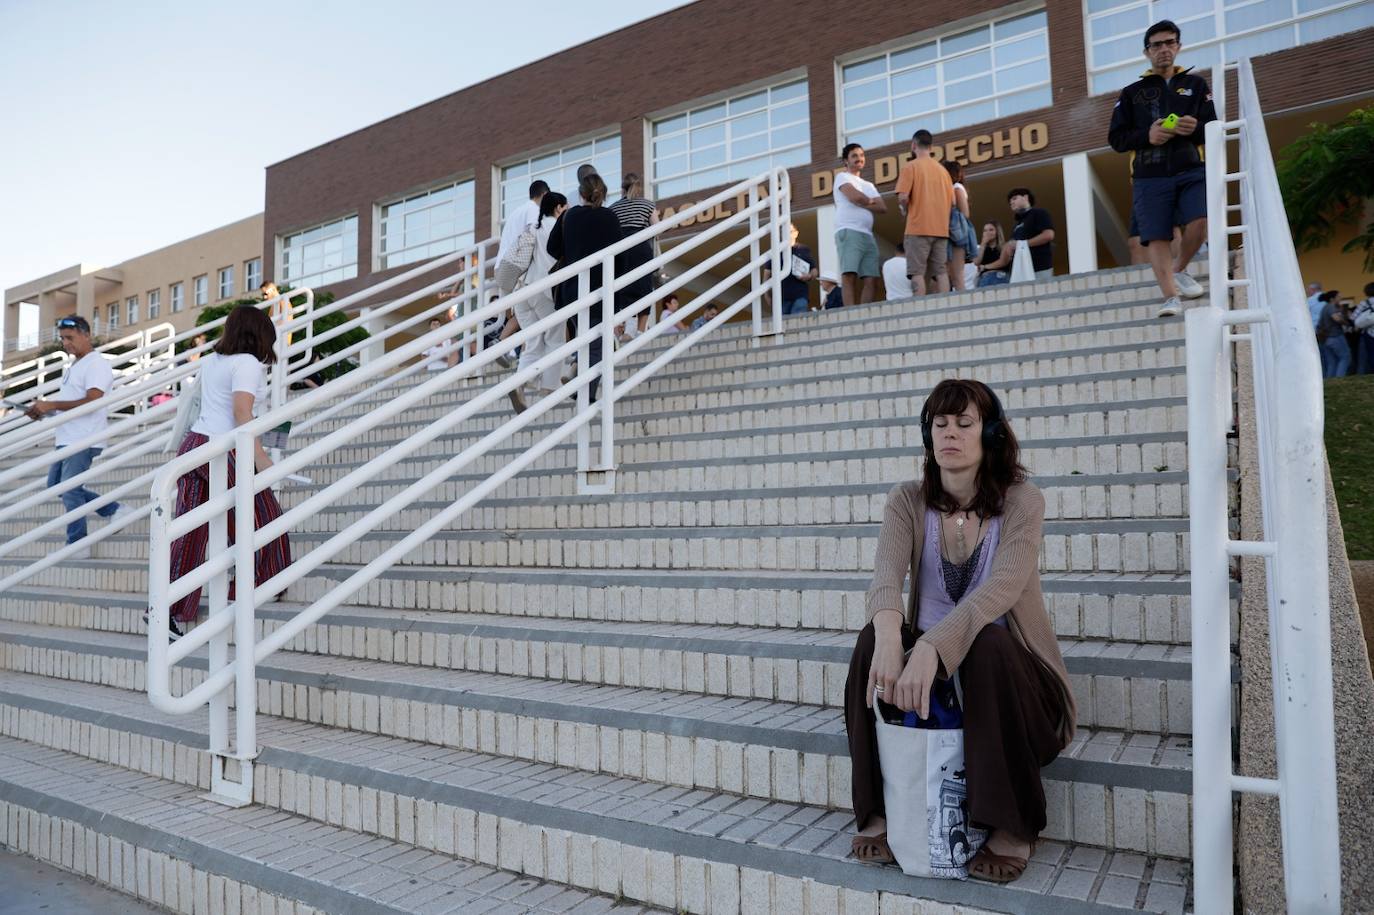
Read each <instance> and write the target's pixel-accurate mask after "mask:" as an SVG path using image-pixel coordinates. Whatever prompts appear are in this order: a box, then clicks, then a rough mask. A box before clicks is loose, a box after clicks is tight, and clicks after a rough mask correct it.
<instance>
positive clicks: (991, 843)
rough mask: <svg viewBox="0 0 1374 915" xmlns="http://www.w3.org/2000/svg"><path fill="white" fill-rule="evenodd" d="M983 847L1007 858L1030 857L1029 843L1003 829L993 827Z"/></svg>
mask: <svg viewBox="0 0 1374 915" xmlns="http://www.w3.org/2000/svg"><path fill="white" fill-rule="evenodd" d="M985 847H986V848H987V850H988V851H990V852H992V853H993V854H995V855H1002V856H1004V857H1008V858H1029V857H1030V850H1031V844H1030V843H1029V842H1027V841H1025V840H1023V839H1018V838H1017V837H1016V836H1014V835H1012V834H1011V833H1009V832H1007V831H1006V830H1005V829H994V830H993V831H992V833H991V834H990V835H989V836H988V840H987V842H986V843H985Z"/></svg>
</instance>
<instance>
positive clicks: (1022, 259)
mask: <svg viewBox="0 0 1374 915" xmlns="http://www.w3.org/2000/svg"><path fill="white" fill-rule="evenodd" d="M1011 282H1013V283H1033V282H1035V265H1034V264H1032V263H1031V249H1030V245H1029V244H1027V243H1026V241H1025V240H1024V239H1023V240H1021V241H1018V242H1017V243H1016V254H1015V256H1014V257H1013V258H1012V261H1011Z"/></svg>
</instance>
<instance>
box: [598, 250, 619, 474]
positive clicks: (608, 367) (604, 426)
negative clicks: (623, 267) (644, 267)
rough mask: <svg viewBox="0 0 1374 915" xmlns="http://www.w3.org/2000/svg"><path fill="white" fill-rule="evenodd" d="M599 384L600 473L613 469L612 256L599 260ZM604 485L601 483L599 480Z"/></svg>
mask: <svg viewBox="0 0 1374 915" xmlns="http://www.w3.org/2000/svg"><path fill="white" fill-rule="evenodd" d="M600 330H601V365H600V369H601V385H600V390H599V391H598V392H597V396H598V397H599V398H600V401H599V402H600V406H601V459H600V460H599V461H597V463H596V470H597V471H598V472H600V473H610V472H611V471H613V470H614V469H615V452H614V446H615V445H614V441H613V438H614V434H615V398H614V397H613V396H612V394H613V393H614V390H613V389H614V387H615V255H612V254H607V255H605V256H603V257H602V258H601V328H600ZM603 483H604V480H603Z"/></svg>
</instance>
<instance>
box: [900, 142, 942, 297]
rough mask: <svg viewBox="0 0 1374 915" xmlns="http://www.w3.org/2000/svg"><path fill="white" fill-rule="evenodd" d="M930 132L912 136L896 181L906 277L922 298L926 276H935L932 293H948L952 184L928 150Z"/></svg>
mask: <svg viewBox="0 0 1374 915" xmlns="http://www.w3.org/2000/svg"><path fill="white" fill-rule="evenodd" d="M934 145H935V138H934V137H932V136H931V135H930V131H929V130H918V131H916V133H915V134H913V135H912V137H911V161H910V162H908V163H907V164H906V165H905V166H903V168H902V174H901V177H899V178H898V179H897V205H898V206H900V207H901V209H902V212H903V213H905V214H906V236H905V238H904V239H903V240H904V242H905V244H906V275H907V276H908V277H910V278H911V287H912V290H913V291H914V292H915V293H916V295H925V294H926V292H928V291H930V290H927V289H926V277H928V276H934V277H935V287H936V288H935V290H934V291H935V292H949V272H948V271H947V270H946V269H945V262H946V261H947V260H948V258H949V212H950V208H951V207H953V206H954V183H953V182H952V181H950V178H949V172H948V171H946V170H945V168H944V166H942V165H941V164H940V163H939V162H937V161H936V160H935V157H934V156H932V155H931V154H930V148H931V147H932V146H934Z"/></svg>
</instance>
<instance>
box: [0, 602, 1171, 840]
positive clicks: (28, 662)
mask: <svg viewBox="0 0 1374 915" xmlns="http://www.w3.org/2000/svg"><path fill="white" fill-rule="evenodd" d="M436 641H437V640H436ZM0 647H3V649H4V659H5V666H6V668H7V669H9V670H14V671H17V672H19V673H31V674H42V675H44V676H51V677H56V678H59V679H72V680H77V681H80V682H87V683H101V684H105V685H111V686H117V687H120V688H123V689H135V690H137V689H142V688H143V685H144V674H145V658H146V640H145V639H140V638H137V637H129V636H113V635H110V634H107V633H95V632H89V631H87V632H71V631H68V632H62V631H60V630H55V629H51V628H45V629H39V630H36V631H35V630H33V629H32V628H31V627H23V626H17V625H15V624H4V625H3V626H0ZM670 657H671V655H670ZM418 660H420V658H419V657H417V661H418ZM1095 663H1096V664H1098V665H1101V666H1103V667H1104V668H1107V669H1110V666H1111V665H1112V664H1113V659H1107V658H1098V659H1095ZM1116 663H1122V662H1120V661H1117V662H1116ZM1124 663H1126V664H1130V665H1133V666H1144V665H1150V664H1151V662H1148V661H1142V660H1137V661H1131V660H1127V661H1125V662H1124ZM1153 666H1155V667H1168V666H1169V665H1167V664H1154V665H1153ZM204 667H205V664H204V660H203V657H193V658H191V659H188V660H187V661H186V662H184V663H183V664H182V665H180V666H178V667H177V668H175V669H174V670H173V671H172V678H171V682H172V689H173V691H174V692H177V693H180V692H184V691H185V690H187V689H191V688H193V687H194V686H195V685H196V684H197V683H199V682H200V681H201V680H202V679H203V677H204ZM641 673H642V674H645V675H646V676H644V677H642V678H641V684H640V685H639V686H633V687H631V686H620V687H615V686H600V685H592V684H586V683H568V682H558V681H550V680H547V679H539V678H536V677H528V676H527V677H518V676H509V675H500V674H488V673H473V672H464V671H452V670H448V669H445V668H438V667H422V666H416V665H410V664H404V663H387V662H376V661H362V660H348V661H344V660H341V659H338V658H330V657H324V656H317V655H306V654H296V653H279V654H277V655H275V656H274V657H273V658H272V659H271V660H269V661H267V662H264V663H263V664H261V665H259V666H258V693H259V698H258V702H259V708H260V709H261V711H263V712H264V713H268V714H273V715H283V716H285V717H288V718H294V719H298V720H303V721H313V722H316V723H322V724H325V725H330V726H337V727H341V728H349V729H352V730H356V731H368V732H373V733H383V734H388V735H393V736H399V737H406V738H411V739H418V740H422V741H426V742H429V743H434V744H436V745H447V746H456V747H463V748H466V749H480V750H482V751H484V752H495V753H500V754H501V755H505V756H515V757H518V758H522V759H530V760H542V761H557V762H559V763H560V764H562V765H569V766H576V767H577V768H580V769H584V770H586V771H589V772H603V773H611V774H616V775H625V776H628V777H633V778H643V779H646V780H649V781H654V782H672V781H673V779H675V778H676V779H678V780H680V781H685V783H686V784H689V785H692V786H696V787H708V788H714V787H723V788H726V789H729V790H735V791H740V792H744V793H748V794H751V795H754V796H759V797H767V798H774V799H778V800H796V799H798V798H801V799H804V800H807V801H809V802H811V803H817V804H821V805H824V806H829V807H835V808H840V809H845V808H848V806H849V803H850V797H849V773H850V762H849V753H848V747H847V744H846V741H845V737H844V721H843V716H842V714H841V713H840V711H839V709H837V708H832V707H823V706H818V705H805V704H799V703H796V702H784V701H780V700H772V701H769V700H757V699H753V700H751V699H738V698H731V697H722V696H707V695H700V694H691V693H684V692H677V691H672V690H670V689H666V688H662V687H663V686H664V685H665V684H663V682H662V679H666V678H669V677H675V676H676V671H673V670H669V669H665V670H664V671H662V672H661V673H660V672H659V671H641ZM654 674H659V675H660V677H661V679H657V680H655V678H654V677H653V675H654ZM1113 679H1117V678H1113ZM646 680H647V681H649V682H644V681H646ZM842 683H843V681H842V679H841V680H840V683H839V685H838V686H837V687H833V688H832V687H830V686H829V684H827V690H830V689H835V690H836V691H838V689H840V688H842ZM666 685H668V686H671V683H670V684H666ZM1129 695H1130V693H1129V691H1128V692H1127V693H1126V694H1124V696H1129ZM1124 696H1123V694H1120V693H1118V698H1124ZM1153 701H1154V703H1155V704H1156V705H1158V702H1159V699H1158V697H1157V696H1156V698H1155V699H1154V700H1153ZM1183 705H1184V706H1185V707H1186V705H1187V702H1186V701H1185V702H1184V703H1183ZM1150 714H1151V715H1152V716H1153V717H1156V719H1157V716H1158V709H1157V708H1156V709H1153V710H1152V711H1151V713H1150ZM1188 745H1189V740H1188V738H1187V737H1186V736H1167V735H1160V734H1156V733H1144V732H1123V731H1121V730H1118V729H1110V728H1099V727H1090V726H1084V727H1081V728H1080V732H1079V734H1078V736H1077V738H1076V745H1075V746H1076V747H1077V748H1078V749H1077V750H1076V749H1073V748H1071V749H1070V750H1068V751H1066V754H1065V756H1064V757H1063V758H1061V759H1060V760H1059V761H1057V762H1056V763H1054V764H1053V765H1052V766H1051V767H1050V768H1049V769H1048V770H1047V779H1049V780H1051V781H1054V782H1058V783H1063V784H1064V785H1065V787H1063V788H1062V790H1063V791H1065V792H1067V791H1068V790H1069V789H1068V787H1067V784H1068V783H1072V782H1088V783H1091V784H1100V785H1102V786H1103V787H1109V786H1110V787H1127V788H1131V789H1138V790H1145V791H1149V792H1153V794H1154V796H1155V797H1156V799H1158V800H1159V801H1160V803H1174V801H1170V800H1169V798H1170V797H1173V798H1176V799H1177V800H1178V801H1183V802H1186V794H1187V790H1188V786H1189V784H1190V779H1189V777H1188V775H1187V772H1186V770H1185V769H1183V768H1178V767H1171V766H1170V764H1169V762H1168V761H1169V760H1174V765H1175V766H1178V765H1179V764H1182V763H1186V754H1185V755H1183V756H1180V755H1179V754H1177V753H1173V752H1172V751H1178V750H1186V748H1187V747H1188ZM1079 752H1083V753H1087V754H1088V756H1089V758H1091V759H1094V760H1102V761H1103V763H1104V765H1103V766H1099V767H1090V768H1088V769H1086V770H1085V769H1083V768H1082V767H1081V766H1079V765H1077V760H1076V759H1075V757H1076V756H1078V755H1079ZM662 754H667V755H666V756H664V755H662ZM669 759H673V760H693V765H692V766H691V767H690V769H689V770H686V771H684V770H681V769H678V770H671V767H667V764H666V762H665V760H669ZM735 759H739V760H743V761H744V762H743V763H742V765H743V768H742V769H739V770H738V771H739V772H740V773H743V774H741V775H739V779H740V780H736V778H735V770H734V768H733V767H732V765H731V761H732V760H735ZM1132 759H1135V760H1138V762H1137V763H1132V762H1130V760H1132ZM670 770H671V771H670ZM688 779H690V780H689V781H688ZM1057 790H1059V789H1057ZM1063 838H1075V837H1074V836H1067V835H1066V836H1063Z"/></svg>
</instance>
